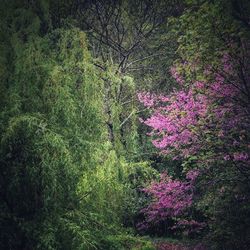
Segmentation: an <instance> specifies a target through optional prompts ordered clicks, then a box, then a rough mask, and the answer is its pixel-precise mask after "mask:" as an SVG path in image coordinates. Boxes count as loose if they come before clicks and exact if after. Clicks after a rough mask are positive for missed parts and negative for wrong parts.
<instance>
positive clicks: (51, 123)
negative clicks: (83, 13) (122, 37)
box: [0, 1, 153, 250]
mask: <svg viewBox="0 0 250 250" xmlns="http://www.w3.org/2000/svg"><path fill="white" fill-rule="evenodd" d="M48 8H49V5H48V4H46V1H41V2H38V3H32V4H30V5H29V4H28V1H27V2H26V1H20V2H19V3H15V1H10V2H6V3H5V13H1V14H2V15H3V19H2V21H1V22H2V24H3V25H1V27H3V28H2V30H1V48H2V49H1V50H3V51H4V53H3V54H2V53H1V60H0V63H1V72H0V73H1V85H0V86H1V112H0V115H1V124H0V132H1V144H0V158H1V175H0V183H1V184H0V190H1V191H0V192H1V205H0V222H1V223H0V224H1V226H0V231H1V235H0V240H1V241H0V242H1V243H0V248H1V249H74V250H75V249H123V248H124V249H128V247H129V248H130V246H131V247H132V246H138V247H140V248H139V249H144V248H142V247H141V246H143V245H145V246H146V245H147V244H148V243H147V241H146V240H141V239H139V238H136V237H134V236H133V234H132V233H129V234H127V233H126V232H125V229H123V227H122V224H123V222H124V216H123V215H124V214H125V210H127V207H128V206H135V202H136V199H135V198H133V197H135V195H136V192H135V189H136V188H138V187H135V186H134V181H135V180H136V178H137V177H136V176H135V175H136V171H135V169H138V171H141V172H142V173H143V174H144V173H145V174H146V175H149V176H150V175H151V173H153V170H151V168H150V167H149V166H147V163H141V164H140V163H137V166H135V168H134V163H132V162H131V163H129V162H127V161H126V160H125V158H124V157H123V156H122V155H125V154H124V150H125V147H126V148H130V149H131V151H134V150H135V148H136V146H135V145H136V144H135V143H136V129H137V128H136V121H135V118H134V116H135V113H136V111H135V110H136V109H135V107H134V104H133V103H131V105H130V106H129V107H128V109H127V111H126V112H123V110H122V105H118V104H116V103H115V98H116V97H117V93H118V88H120V85H121V82H122V83H123V85H124V87H125V88H126V89H127V90H126V91H135V89H134V85H133V79H132V78H131V77H129V76H124V77H123V78H119V77H118V76H116V75H115V73H113V72H112V68H110V70H108V71H107V72H105V73H101V72H99V71H98V70H97V69H96V67H95V66H94V64H93V59H92V57H91V55H90V53H89V51H88V48H87V47H88V42H87V39H86V35H85V33H83V32H82V31H80V30H79V29H77V28H75V27H72V26H71V25H65V27H60V28H53V27H52V23H51V20H50V17H49V15H48V13H49V9H48ZM107 79H108V80H109V83H108V84H110V85H111V88H110V91H111V92H110V93H109V97H110V99H109V100H108V105H110V109H111V119H112V122H113V130H114V146H112V143H110V142H109V140H108V130H107V126H106V122H107V119H108V118H107V114H106V113H105V110H104V109H105V96H104V92H105V84H106V82H105V81H107ZM131 113H132V114H131ZM130 114H131V115H130ZM122 115H123V117H121V116H122ZM129 115H130V117H129V118H132V119H129V120H128V121H126V120H125V121H124V122H123V124H121V118H124V119H126V117H127V116H129ZM121 127H123V135H122V137H121ZM130 128H132V129H131V130H130ZM145 164H146V165H145ZM143 174H142V175H140V176H143ZM140 178H141V177H140ZM140 183H141V184H140V185H143V183H142V182H140ZM137 184H138V185H139V182H138V183H137ZM121 235H127V236H121ZM145 249H146V248H145Z"/></svg>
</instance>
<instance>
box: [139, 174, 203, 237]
mask: <svg viewBox="0 0 250 250" xmlns="http://www.w3.org/2000/svg"><path fill="white" fill-rule="evenodd" d="M198 175H199V171H198V170H190V171H189V172H188V173H187V174H186V180H185V181H181V180H175V179H173V178H172V177H171V176H169V175H168V174H167V173H162V174H161V179H160V181H159V182H153V183H151V185H150V186H149V187H148V188H145V189H143V191H144V192H145V193H147V194H148V195H150V196H151V197H152V202H151V203H150V204H149V206H148V207H146V208H144V209H143V210H142V212H143V213H144V215H145V218H146V219H145V222H143V223H141V224H140V225H138V226H139V229H140V230H143V229H146V228H147V227H149V226H150V225H151V224H154V225H155V224H157V223H160V222H161V221H165V220H166V219H175V220H176V223H175V225H174V226H173V227H172V229H178V228H180V229H183V228H185V232H188V233H191V232H195V231H199V230H201V229H202V228H204V227H205V225H206V224H205V223H199V222H197V221H195V220H190V221H188V220H186V219H184V220H179V218H182V217H183V216H184V217H185V215H187V212H188V209H189V208H190V207H191V206H192V203H193V196H194V189H195V186H194V184H195V180H196V178H197V176H198Z"/></svg>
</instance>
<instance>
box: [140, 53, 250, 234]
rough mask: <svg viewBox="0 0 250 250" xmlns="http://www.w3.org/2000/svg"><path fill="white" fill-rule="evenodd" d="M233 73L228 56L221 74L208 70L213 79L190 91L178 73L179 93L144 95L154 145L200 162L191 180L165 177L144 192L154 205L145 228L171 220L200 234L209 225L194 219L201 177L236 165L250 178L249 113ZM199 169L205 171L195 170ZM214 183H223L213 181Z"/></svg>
mask: <svg viewBox="0 0 250 250" xmlns="http://www.w3.org/2000/svg"><path fill="white" fill-rule="evenodd" d="M232 72H233V70H232V65H231V64H230V62H229V57H228V56H224V57H223V59H222V70H221V71H218V72H216V73H212V71H211V69H210V68H209V67H207V70H206V71H205V72H204V75H206V76H207V78H208V79H209V78H210V80H203V81H194V82H193V83H192V84H189V85H188V86H187V84H185V81H184V78H183V77H182V76H181V75H180V74H179V73H178V71H177V70H176V69H175V68H172V69H171V73H172V76H173V77H174V78H175V79H176V81H177V82H178V83H179V85H180V90H174V91H173V92H172V93H170V94H169V95H156V94H151V93H148V92H143V93H138V99H139V101H140V102H141V103H142V104H143V105H144V106H146V107H147V108H148V109H149V110H150V111H151V115H150V117H149V118H147V119H146V120H141V122H142V123H144V124H145V125H147V126H148V127H150V128H151V132H150V133H148V135H149V136H150V137H151V138H152V143H153V145H154V146H155V147H157V148H158V149H160V152H161V153H162V154H165V155H167V156H171V157H172V158H173V159H180V160H182V162H183V163H184V164H185V162H188V161H189V159H192V160H193V159H195V162H196V164H195V165H194V164H193V165H191V166H190V164H189V166H188V168H189V169H191V170H189V171H188V172H187V169H186V170H185V171H186V172H187V174H186V180H185V181H181V180H174V179H173V178H171V177H169V176H168V175H166V174H162V177H161V180H160V181H159V182H155V183H152V184H151V185H150V187H148V188H146V189H144V191H145V192H146V193H147V194H149V195H150V196H151V197H152V198H153V201H152V202H151V203H150V204H149V206H148V207H147V208H145V209H143V212H144V215H145V217H146V224H145V223H144V224H142V225H141V228H143V227H145V226H147V225H148V224H150V223H154V224H157V223H159V222H161V221H164V220H166V219H168V218H171V219H173V220H174V221H176V223H175V225H174V226H173V227H172V229H176V228H179V229H184V232H185V233H191V232H193V231H196V232H197V231H200V230H201V229H202V228H203V227H204V226H205V224H204V223H200V222H197V221H195V220H193V219H192V217H190V216H189V215H190V214H189V211H190V209H191V208H192V206H193V204H194V201H195V199H194V191H195V180H196V177H197V176H198V174H200V175H202V173H203V172H206V171H211V168H212V167H213V166H215V165H216V166H217V165H218V164H221V166H222V165H223V164H225V163H227V162H228V161H230V164H231V165H233V166H234V167H236V169H237V170H238V171H240V173H241V174H243V175H244V177H246V178H248V176H249V168H248V166H249V163H250V161H249V152H248V151H249V148H248V147H249V146H248V144H247V133H248V132H247V128H248V126H249V125H248V123H247V122H246V121H247V119H246V116H245V114H246V110H245V109H244V108H242V106H241V105H240V104H241V103H240V102H239V101H238V100H237V99H238V97H239V96H240V95H241V91H240V88H239V87H238V86H237V84H234V83H232V84H229V83H228V79H226V77H225V76H224V73H226V75H227V78H228V77H229V78H231V79H233V73H232ZM184 164H183V165H184ZM194 166H195V168H198V169H200V170H197V169H196V170H192V169H193V168H194ZM219 171H221V172H222V170H219ZM224 172H226V171H224ZM218 176H219V175H218ZM228 176H229V175H228ZM218 181H220V180H218ZM211 182H212V183H215V182H217V180H216V181H215V180H210V181H208V183H211ZM209 185H210V184H209ZM187 228H188V229H187Z"/></svg>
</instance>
